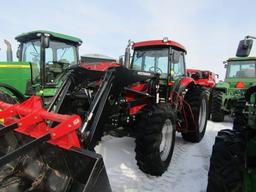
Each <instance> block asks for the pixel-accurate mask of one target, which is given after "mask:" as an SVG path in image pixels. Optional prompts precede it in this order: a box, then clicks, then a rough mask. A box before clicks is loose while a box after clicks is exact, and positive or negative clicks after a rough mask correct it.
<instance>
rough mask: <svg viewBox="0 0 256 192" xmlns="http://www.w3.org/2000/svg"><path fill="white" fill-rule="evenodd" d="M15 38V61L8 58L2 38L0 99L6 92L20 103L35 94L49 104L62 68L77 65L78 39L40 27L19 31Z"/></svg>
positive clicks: (8, 46)
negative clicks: (5, 59) (3, 50)
mask: <svg viewBox="0 0 256 192" xmlns="http://www.w3.org/2000/svg"><path fill="white" fill-rule="evenodd" d="M15 39H16V40H17V41H18V42H19V47H18V50H17V58H18V59H19V61H18V62H13V61H12V50H11V45H10V43H8V41H5V43H6V45H7V61H5V62H0V82H1V83H0V89H1V90H0V98H3V97H5V98H6V94H9V95H11V96H14V97H13V98H16V100H17V101H19V102H21V101H23V100H25V98H27V97H30V96H32V95H38V96H42V97H43V98H44V102H45V103H49V101H50V98H52V96H54V95H55V93H56V90H57V88H58V87H59V86H60V85H61V83H62V76H63V75H65V71H66V69H67V68H69V67H71V66H72V65H77V64H78V62H79V54H78V47H79V46H80V45H81V43H82V40H81V39H79V38H77V37H73V36H69V35H65V34H61V33H56V32H50V31H43V30H37V31H32V32H28V33H22V34H21V35H18V36H17V37H15ZM5 100H6V99H5Z"/></svg>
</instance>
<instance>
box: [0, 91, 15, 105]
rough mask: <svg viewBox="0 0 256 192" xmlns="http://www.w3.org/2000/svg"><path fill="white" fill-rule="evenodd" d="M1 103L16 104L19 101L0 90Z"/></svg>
mask: <svg viewBox="0 0 256 192" xmlns="http://www.w3.org/2000/svg"><path fill="white" fill-rule="evenodd" d="M0 101H3V102H6V103H9V104H15V103H17V101H16V100H15V99H14V98H13V97H12V96H11V95H9V94H7V93H5V92H3V91H1V90H0Z"/></svg>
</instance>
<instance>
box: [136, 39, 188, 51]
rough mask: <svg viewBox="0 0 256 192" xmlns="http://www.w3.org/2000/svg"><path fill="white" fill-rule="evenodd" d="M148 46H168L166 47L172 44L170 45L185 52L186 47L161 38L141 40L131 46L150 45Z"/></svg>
mask: <svg viewBox="0 0 256 192" xmlns="http://www.w3.org/2000/svg"><path fill="white" fill-rule="evenodd" d="M150 46H168V47H169V46H172V47H176V48H179V49H182V50H183V51H184V52H187V51H186V48H185V47H184V46H183V45H181V44H180V43H177V42H175V41H170V40H169V41H168V42H166V43H164V42H163V40H152V41H141V42H137V43H134V45H133V48H138V47H150Z"/></svg>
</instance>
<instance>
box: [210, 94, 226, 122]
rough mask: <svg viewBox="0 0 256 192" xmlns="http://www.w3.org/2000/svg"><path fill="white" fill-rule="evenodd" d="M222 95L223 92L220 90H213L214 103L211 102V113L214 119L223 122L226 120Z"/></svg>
mask: <svg viewBox="0 0 256 192" xmlns="http://www.w3.org/2000/svg"><path fill="white" fill-rule="evenodd" d="M222 97H223V92H222V91H220V90H213V92H212V104H211V114H212V121H214V122H223V121H224V116H225V115H224V111H223V110H222V109H221V107H222Z"/></svg>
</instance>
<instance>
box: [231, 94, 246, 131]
mask: <svg viewBox="0 0 256 192" xmlns="http://www.w3.org/2000/svg"><path fill="white" fill-rule="evenodd" d="M245 103H246V101H245V98H241V99H239V100H238V101H237V104H236V108H235V111H234V112H235V119H234V123H233V130H237V131H239V130H244V129H245V128H246V125H247V123H248V115H247V114H245V113H244V112H243V111H244V109H245Z"/></svg>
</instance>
